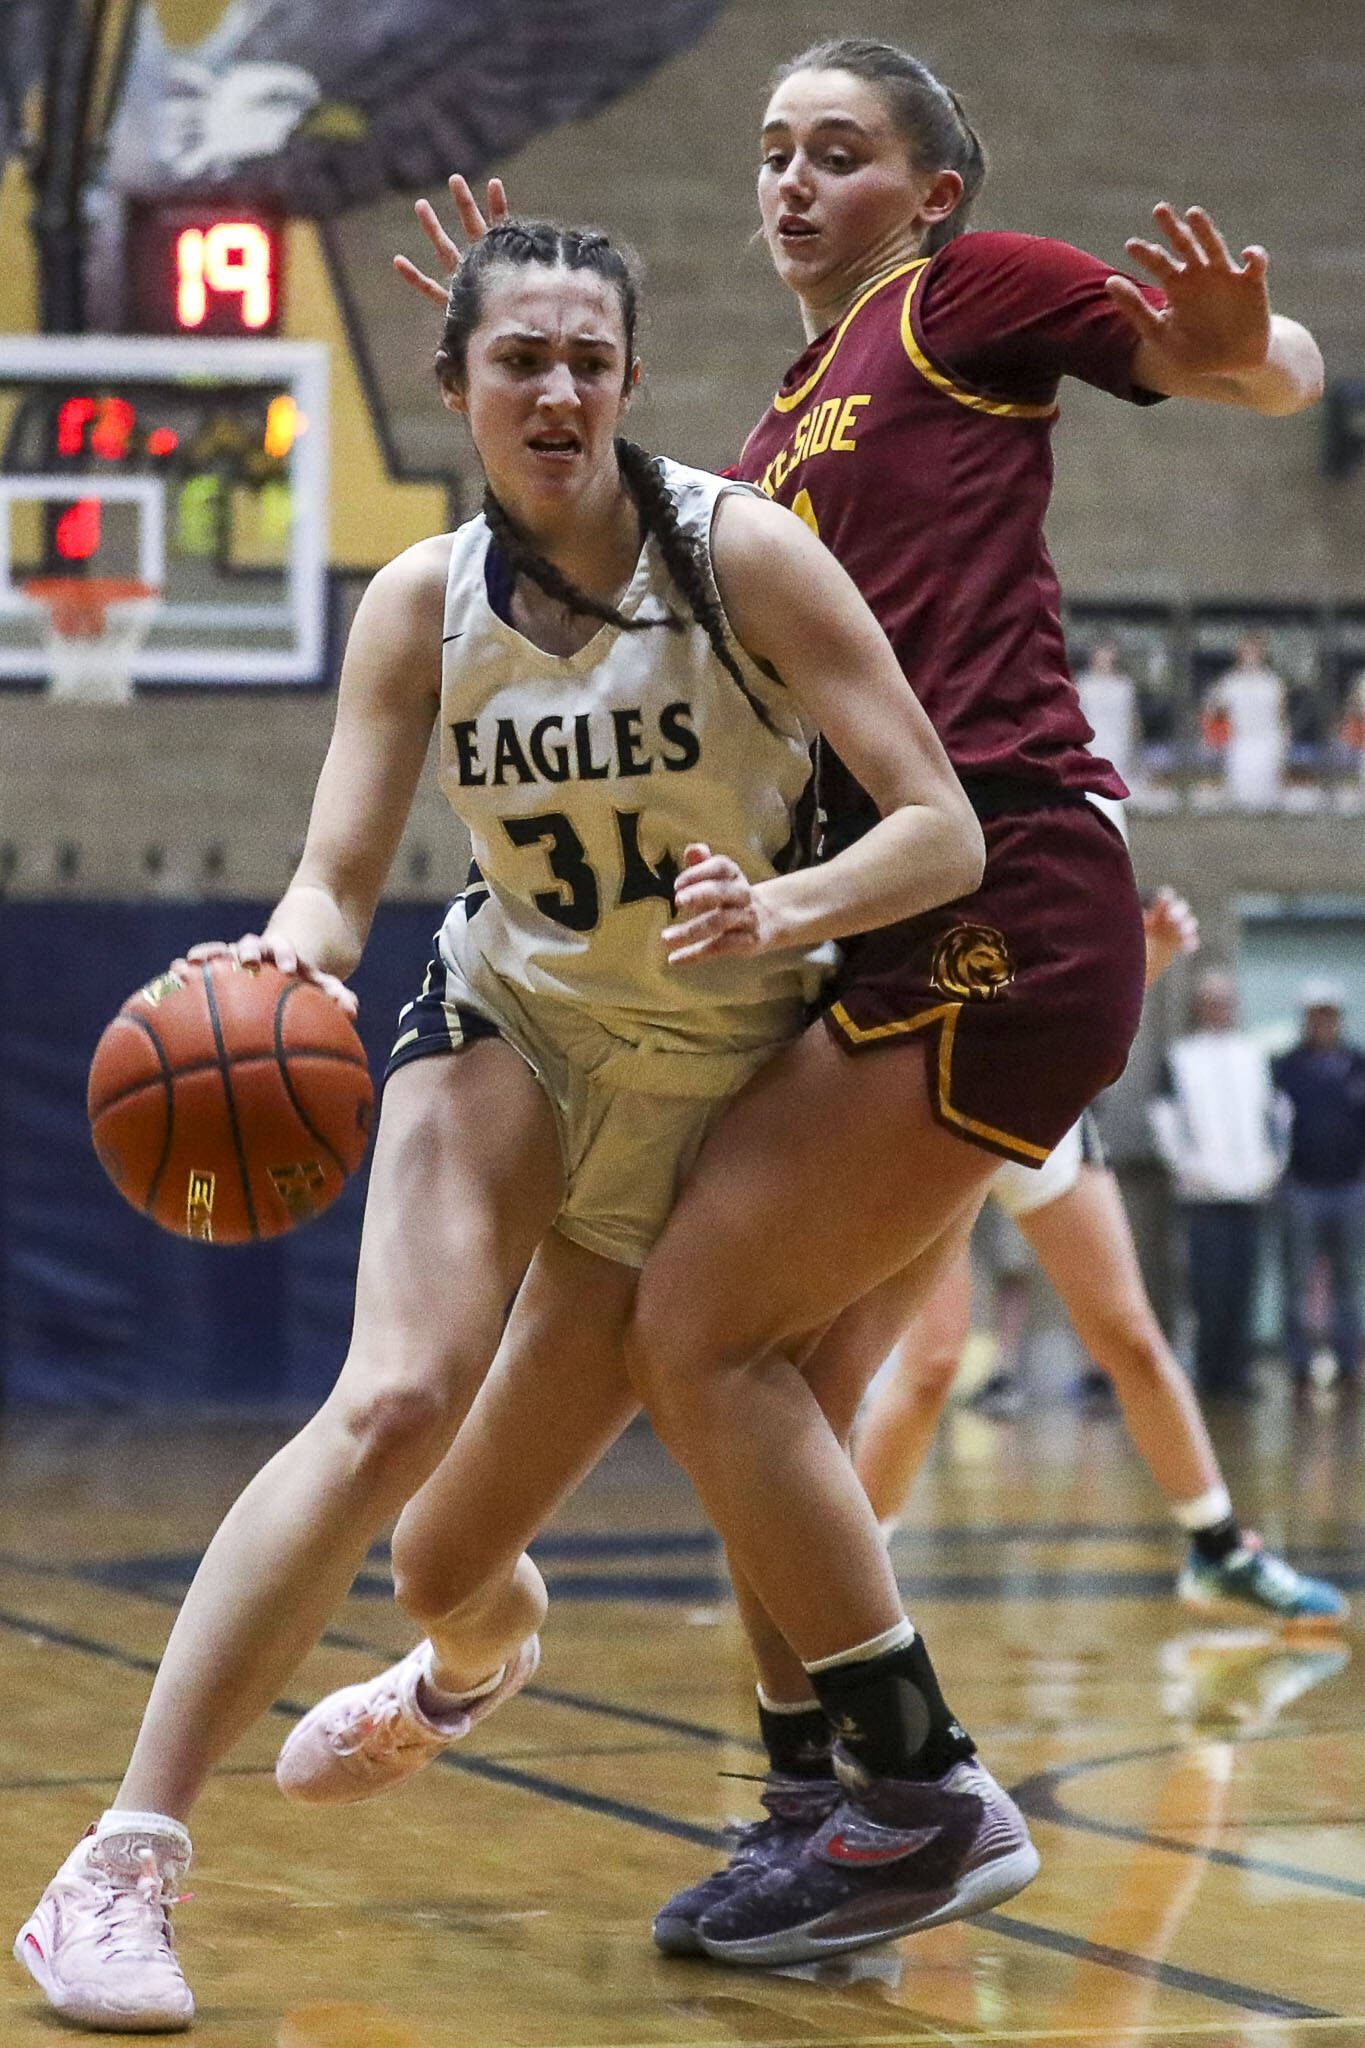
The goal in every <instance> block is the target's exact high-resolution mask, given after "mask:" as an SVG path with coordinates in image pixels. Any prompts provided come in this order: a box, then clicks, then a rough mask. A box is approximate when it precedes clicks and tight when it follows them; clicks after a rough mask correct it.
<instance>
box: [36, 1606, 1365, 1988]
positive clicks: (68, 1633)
mask: <svg viewBox="0 0 1365 2048" xmlns="http://www.w3.org/2000/svg"><path fill="white" fill-rule="evenodd" d="M0 1627H4V1628H10V1629H14V1630H16V1631H17V1632H20V1633H23V1634H26V1635H29V1636H35V1637H37V1638H38V1639H39V1640H41V1641H47V1642H50V1643H51V1644H53V1645H54V1647H57V1648H61V1649H70V1650H74V1651H77V1652H80V1653H83V1654H85V1655H88V1656H95V1657H99V1658H102V1659H104V1660H105V1661H107V1662H110V1663H115V1664H120V1665H124V1666H126V1667H128V1668H131V1669H133V1670H136V1671H139V1672H146V1671H153V1672H154V1671H155V1670H156V1669H157V1660H156V1659H153V1658H148V1657H143V1656H141V1655H139V1654H138V1653H137V1652H135V1651H126V1650H123V1649H121V1648H120V1647H119V1646H118V1645H117V1644H113V1643H105V1642H101V1641H99V1640H98V1639H97V1638H94V1637H90V1636H81V1635H77V1634H76V1633H75V1632H74V1631H73V1630H70V1629H56V1628H51V1627H49V1626H48V1624H47V1623H45V1622H40V1621H38V1620H36V1619H35V1618H34V1617H33V1616H29V1615H20V1614H15V1613H14V1612H13V1611H11V1610H9V1609H5V1608H0ZM380 1654H384V1653H382V1652H381V1653H380ZM307 1711H308V1707H307V1705H306V1703H304V1702H302V1701H297V1700H284V1699H280V1700H276V1701H275V1703H274V1704H273V1706H272V1707H271V1708H270V1709H269V1712H270V1713H271V1714H275V1715H281V1716H284V1717H286V1718H288V1719H290V1720H297V1719H298V1718H299V1716H300V1715H302V1714H304V1713H306V1712H307ZM433 1761H434V1762H435V1763H436V1764H437V1765H444V1766H445V1767H446V1768H447V1769H450V1770H456V1771H462V1772H464V1773H465V1774H466V1775H468V1776H470V1777H477V1778H485V1779H488V1780H491V1781H493V1782H495V1783H499V1784H505V1785H511V1786H514V1787H516V1788H517V1789H518V1790H520V1791H525V1792H531V1793H534V1794H535V1795H537V1796H538V1797H541V1798H545V1799H549V1800H550V1801H552V1802H553V1803H555V1804H557V1805H565V1806H574V1807H578V1808H580V1809H581V1810H583V1811H585V1812H588V1813H593V1814H597V1815H600V1816H601V1817H603V1818H604V1819H609V1820H619V1821H624V1822H626V1823H628V1824H629V1825H632V1826H635V1827H639V1828H643V1829H645V1830H647V1831H648V1832H649V1833H652V1834H662V1835H668V1836H671V1837H673V1838H674V1839H676V1840H681V1841H685V1842H691V1843H695V1844H696V1845H697V1846H699V1847H703V1848H709V1849H715V1850H722V1849H724V1848H726V1847H728V1845H729V1838H728V1836H727V1834H726V1833H725V1831H724V1830H722V1829H719V1828H703V1827H698V1826H697V1825H695V1823H693V1822H691V1821H684V1820H679V1819H676V1818H675V1817H674V1816H673V1815H672V1814H666V1813H660V1812H659V1811H658V1810H657V1809H655V1808H653V1807H648V1806H640V1805H637V1804H635V1803H634V1802H631V1801H626V1800H619V1799H613V1798H610V1797H608V1796H606V1795H604V1794H602V1793H598V1792H589V1791H587V1790H585V1789H584V1788H582V1787H580V1786H577V1785H566V1784H564V1783H563V1782H562V1781H561V1780H559V1779H556V1778H547V1777H544V1776H542V1775H541V1774H540V1773H538V1772H531V1771H522V1770H518V1769H517V1768H516V1766H515V1765H510V1764H500V1763H497V1762H496V1761H495V1760H494V1759H493V1758H491V1757H481V1756H460V1755H458V1754H456V1753H455V1752H453V1751H450V1750H444V1751H442V1752H441V1754H440V1755H439V1756H437V1757H436V1758H435V1759H434V1760H433ZM977 1917H978V1919H979V1920H980V1922H981V1924H982V1925H983V1926H990V1927H992V1928H993V1929H994V1931H995V1932H997V1933H1000V1934H1003V1935H1005V1936H1007V1937H1008V1938H1010V1939H1013V1940H1016V1941H1022V1942H1026V1943H1028V1944H1030V1945H1031V1946H1033V1947H1038V1948H1046V1949H1052V1950H1055V1951H1057V1952H1059V1953H1062V1954H1066V1955H1070V1956H1074V1957H1075V1958H1077V1959H1078V1960H1081V1961H1086V1962H1094V1963H1097V1964H1099V1965H1100V1966H1101V1967H1103V1968H1106V1969H1111V1970H1115V1971H1118V1972H1119V1973H1121V1974H1123V1975H1127V1976H1134V1977H1140V1978H1142V1979H1144V1980H1145V1981H1147V1982H1149V1983H1156V1984H1161V1985H1163V1986H1166V1987H1167V1988H1170V1989H1174V1990H1191V1989H1193V1990H1197V1992H1198V1994H1199V1995H1200V1996H1202V1997H1206V1998H1209V1999H1210V2000H1212V2001H1214V2002H1215V2003H1217V2004H1222V2005H1229V2006H1233V2007H1235V2008H1236V2009H1237V2010H1239V2011H1242V2012H1255V2013H1260V2014H1265V2015H1268V2016H1274V2017H1277V2018H1285V2019H1314V2020H1318V2019H1321V2020H1327V2019H1340V2018H1342V2015H1340V2014H1337V2013H1333V2012H1331V2011H1330V2009H1329V2008H1327V2007H1325V2006H1310V2005H1304V2004H1301V2003H1300V2002H1299V2001H1298V2000H1295V1999H1284V1998H1279V1997H1277V1996H1276V1995H1275V1994H1273V1993H1269V1992H1263V1991H1260V1990H1258V1989H1257V1988H1256V1987H1255V1986H1254V1985H1248V1984H1238V1983H1236V1982H1234V1981H1233V1980H1232V1979H1231V1978H1219V1977H1204V1976H1201V1975H1199V1973H1197V1972H1191V1971H1188V1970H1184V1969H1182V1968H1181V1967H1180V1966H1179V1965H1178V1964H1173V1963H1164V1962H1158V1961H1155V1960H1154V1959H1153V1958H1152V1957H1150V1956H1142V1955H1137V1954H1135V1953H1134V1952H1132V1951H1130V1950H1127V1949H1118V1948H1112V1947H1110V1946H1109V1945H1108V1944H1105V1943H1096V1942H1091V1941H1089V1940H1087V1939H1086V1938H1085V1937H1084V1936H1082V1935H1069V1934H1064V1933H1061V1932H1059V1931H1058V1930H1056V1929H1054V1928H1049V1927H1040V1926H1038V1925H1037V1924H1036V1923H1035V1922H1033V1921H1029V1920H1018V1919H1016V1918H1015V1917H1014V1916H1013V1915H1012V1914H997V1913H985V1914H981V1915H978V1916H977Z"/></svg>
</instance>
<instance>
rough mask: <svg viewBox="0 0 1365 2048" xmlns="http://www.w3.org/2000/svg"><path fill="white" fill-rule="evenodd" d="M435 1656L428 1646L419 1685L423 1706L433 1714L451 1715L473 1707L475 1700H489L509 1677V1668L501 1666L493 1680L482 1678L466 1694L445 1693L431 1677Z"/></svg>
mask: <svg viewBox="0 0 1365 2048" xmlns="http://www.w3.org/2000/svg"><path fill="white" fill-rule="evenodd" d="M434 1656H435V1651H434V1650H433V1649H432V1648H431V1647H430V1645H428V1648H427V1664H426V1670H425V1671H424V1673H423V1674H422V1678H421V1681H420V1685H419V1690H420V1693H421V1703H422V1706H423V1707H424V1709H425V1710H426V1711H427V1712H428V1713H431V1714H436V1715H441V1714H451V1713H456V1712H458V1710H459V1709H460V1708H461V1707H471V1706H473V1704H474V1702H475V1700H482V1699H487V1697H488V1695H489V1693H490V1692H496V1691H497V1689H498V1687H499V1686H500V1685H501V1684H502V1681H503V1679H504V1678H505V1677H506V1676H507V1666H506V1665H505V1664H499V1666H498V1668H497V1670H496V1671H495V1672H494V1673H493V1675H492V1677H491V1678H481V1679H480V1680H479V1682H478V1684H477V1685H471V1686H469V1687H468V1688H467V1689H466V1690H465V1691H464V1692H444V1691H442V1689H441V1687H440V1686H439V1685H437V1684H436V1682H435V1680H434V1679H433V1678H432V1675H431V1666H432V1661H433V1658H434Z"/></svg>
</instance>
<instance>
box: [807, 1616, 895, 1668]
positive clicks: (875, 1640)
mask: <svg viewBox="0 0 1365 2048" xmlns="http://www.w3.org/2000/svg"><path fill="white" fill-rule="evenodd" d="M914 1640H915V1630H914V1625H913V1623H912V1622H911V1621H910V1618H909V1616H908V1615H904V1614H903V1615H902V1616H901V1618H900V1620H899V1621H897V1622H894V1623H893V1624H892V1626H891V1627H890V1628H884V1629H883V1630H882V1632H881V1634H880V1635H879V1636H871V1637H869V1639H868V1641H867V1642H865V1643H854V1644H853V1646H852V1648H851V1649H847V1650H836V1651H835V1652H834V1655H833V1656H832V1657H816V1658H815V1659H814V1660H813V1661H812V1662H811V1663H809V1664H807V1665H806V1666H805V1669H806V1670H807V1671H809V1672H810V1673H811V1674H812V1675H814V1673H815V1672H817V1671H837V1670H838V1668H839V1666H840V1665H841V1664H866V1663H868V1662H869V1660H870V1659H871V1658H873V1657H880V1656H883V1655H884V1654H885V1652H886V1651H887V1650H903V1649H904V1648H905V1646H906V1644H907V1643H913V1642H914Z"/></svg>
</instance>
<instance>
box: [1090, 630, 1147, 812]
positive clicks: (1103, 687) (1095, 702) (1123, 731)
mask: <svg viewBox="0 0 1365 2048" xmlns="http://www.w3.org/2000/svg"><path fill="white" fill-rule="evenodd" d="M1076 694H1077V695H1078V697H1079V698H1080V700H1081V710H1082V711H1083V712H1084V713H1085V716H1086V722H1087V723H1088V725H1089V726H1090V729H1091V732H1092V733H1093V734H1094V739H1093V741H1092V747H1091V751H1092V752H1094V753H1096V754H1099V755H1101V756H1102V757H1103V759H1104V760H1106V761H1111V762H1112V763H1113V765H1114V767H1115V768H1117V769H1118V772H1119V774H1120V775H1121V776H1122V777H1123V779H1124V781H1125V782H1126V783H1127V784H1128V787H1129V788H1130V789H1131V788H1132V786H1133V783H1134V781H1135V780H1137V779H1138V774H1139V771H1138V759H1137V742H1138V717H1137V684H1136V683H1135V682H1134V681H1133V678H1132V677H1131V676H1128V675H1125V674H1124V672H1123V670H1122V669H1121V668H1120V667H1119V649H1118V642H1117V641H1116V640H1100V641H1098V642H1097V643H1096V645H1095V646H1094V648H1093V649H1092V650H1091V654H1090V659H1089V661H1088V662H1087V663H1086V665H1085V667H1084V668H1083V669H1082V670H1081V672H1080V674H1079V675H1078V676H1077V677H1076Z"/></svg>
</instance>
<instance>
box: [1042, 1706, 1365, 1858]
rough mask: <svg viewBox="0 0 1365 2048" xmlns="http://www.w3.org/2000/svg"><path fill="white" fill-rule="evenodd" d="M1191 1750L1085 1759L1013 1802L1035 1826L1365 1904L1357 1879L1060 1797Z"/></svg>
mask: <svg viewBox="0 0 1365 2048" xmlns="http://www.w3.org/2000/svg"><path fill="white" fill-rule="evenodd" d="M1314 1732H1315V1731H1314ZM1323 1732H1324V1733H1327V1732H1337V1733H1340V1732H1341V1731H1340V1730H1338V1731H1323ZM1304 1735H1305V1731H1304V1730H1303V1729H1301V1728H1300V1729H1289V1728H1260V1729H1255V1730H1252V1731H1248V1732H1247V1733H1244V1734H1237V1735H1229V1736H1227V1737H1225V1738H1222V1739H1225V1740H1227V1741H1229V1742H1231V1743H1233V1744H1235V1745H1242V1744H1247V1743H1252V1742H1302V1741H1303V1740H1304ZM1186 1747H1187V1745H1186V1744H1184V1743H1181V1742H1162V1743H1155V1744H1152V1745H1149V1746H1147V1747H1145V1748H1142V1749H1125V1750H1115V1751H1114V1752H1112V1753H1111V1754H1110V1755H1108V1756H1096V1757H1082V1758H1079V1759H1078V1760H1077V1761H1076V1762H1075V1763H1071V1764H1052V1765H1049V1766H1048V1768H1047V1769H1046V1770H1042V1771H1037V1772H1035V1773H1034V1775H1033V1776H1032V1777H1030V1778H1024V1779H1023V1780H1021V1782H1020V1783H1019V1784H1017V1785H1012V1786H1011V1787H1010V1792H1011V1796H1012V1797H1013V1798H1014V1800H1015V1801H1016V1802H1017V1804H1018V1805H1019V1806H1020V1807H1022V1809H1023V1811H1024V1812H1025V1813H1026V1814H1027V1815H1028V1817H1029V1819H1030V1820H1039V1821H1047V1822H1051V1824H1052V1825H1053V1826H1054V1827H1061V1828H1069V1829H1070V1830H1071V1831H1072V1832H1073V1833H1076V1834H1089V1835H1105V1836H1108V1837H1110V1838H1112V1839H1113V1840H1115V1841H1120V1842H1138V1843H1141V1844H1143V1845H1144V1846H1147V1847H1150V1848H1153V1849H1169V1850H1173V1851H1175V1852H1176V1853H1177V1854H1178V1855H1181V1856H1197V1857H1199V1858H1200V1859H1201V1860H1202V1861H1203V1862H1205V1863H1217V1864H1221V1865H1222V1866H1223V1867H1224V1868H1226V1869H1231V1870H1250V1871H1255V1872H1256V1873H1257V1874H1258V1875H1263V1876H1267V1877H1279V1878H1283V1879H1285V1880H1286V1881H1287V1882H1288V1883H1290V1884H1301V1885H1305V1886H1308V1887H1309V1888H1311V1889H1312V1890H1314V1891H1321V1892H1336V1893H1338V1894H1340V1895H1341V1896H1342V1897H1344V1898H1350V1899H1365V1883H1362V1882H1361V1881H1360V1880H1359V1879H1357V1878H1351V1877H1337V1876H1335V1875H1334V1874H1333V1873H1332V1872H1330V1871H1317V1870H1313V1871H1310V1870H1305V1869H1303V1868H1302V1867H1301V1866H1300V1865H1298V1864H1295V1863H1281V1862H1279V1861H1277V1860H1275V1859H1274V1858H1272V1857H1268V1856H1246V1855H1243V1854H1242V1853H1241V1852H1240V1851H1238V1850H1236V1849H1218V1848H1195V1847H1194V1846H1193V1845H1192V1844H1191V1843H1189V1842H1182V1841H1180V1839H1179V1838H1178V1837H1177V1836H1174V1835H1161V1834H1157V1833H1155V1832H1153V1831H1152V1830H1150V1829H1147V1828H1141V1827H1137V1826H1135V1825H1133V1824H1132V1823H1130V1822H1127V1821H1112V1820H1094V1819H1092V1818H1091V1816H1090V1815H1089V1814H1085V1813H1077V1812H1076V1810H1075V1808H1074V1807H1071V1806H1064V1805H1063V1803H1062V1800H1061V1798H1060V1796H1059V1794H1058V1790H1057V1787H1058V1786H1059V1785H1060V1784H1062V1783H1064V1782H1065V1781H1066V1780H1067V1779H1069V1778H1080V1777H1085V1776H1088V1775H1089V1774H1090V1773H1091V1772H1094V1771H1103V1770H1110V1769H1114V1768H1116V1767H1117V1766H1119V1765H1122V1764H1132V1763H1148V1762H1151V1761H1153V1760H1154V1759H1156V1758H1160V1757H1171V1756H1179V1755H1180V1754H1181V1753H1182V1751H1183V1750H1184V1749H1185V1748H1186ZM1253 1825H1254V1823H1253ZM1296 1825H1298V1826H1300V1827H1304V1826H1312V1822H1311V1821H1299V1822H1297V1823H1296Z"/></svg>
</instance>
